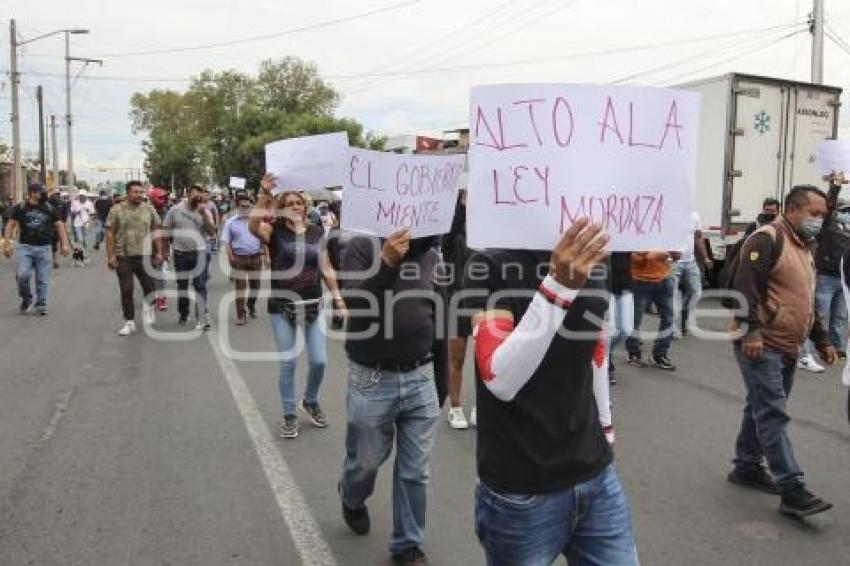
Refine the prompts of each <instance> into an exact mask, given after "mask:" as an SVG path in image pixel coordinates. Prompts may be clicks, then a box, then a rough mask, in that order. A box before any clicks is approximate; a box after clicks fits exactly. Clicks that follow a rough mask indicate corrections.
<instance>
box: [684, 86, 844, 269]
mask: <svg viewBox="0 0 850 566" xmlns="http://www.w3.org/2000/svg"><path fill="white" fill-rule="evenodd" d="M674 88H680V89H684V90H690V91H694V92H699V93H700V94H701V95H702V109H701V117H700V145H699V157H698V161H697V184H696V194H695V197H694V206H695V209H696V211H697V212H698V213H699V215H700V218H701V221H702V226H703V235H704V236H705V237H706V239H707V243H708V246H709V249H710V254H711V255H712V257H713V259H714V260H715V269H714V272H713V273H707V274H706V277H707V279H708V280H709V283H713V282H715V281H716V276H717V274H718V273H719V272H720V269H721V268H722V265H723V260H724V259H725V257H726V250H727V248H728V247H731V246H732V245H733V244H734V243H735V242H737V241H738V239H739V238H740V237H741V236H742V235H743V233H744V231H745V229H746V227H747V226H748V225H749V224H750V223H752V222H755V219H756V216H757V215H758V214H759V213H760V212H761V206H762V201H764V199H766V198H768V197H773V198H775V199H777V200H779V201H780V203H781V202H783V198H784V196H785V195H786V194H787V193H788V191H789V190H791V187H793V186H794V185H800V184H810V185H815V186H817V187H824V188H825V183H824V181H823V179H822V178H821V175H820V174H819V172H818V168H817V164H816V163H815V149H816V147H817V144H818V142H820V141H821V140H824V139H835V138H836V137H837V135H838V110H839V107H840V105H841V101H840V99H841V89H840V88H838V87H833V86H826V85H816V84H811V83H804V82H797V81H790V80H785V79H778V78H770V77H760V76H756V75H746V74H741V73H729V74H726V75H721V76H718V77H713V78H709V79H703V80H700V81H696V82H692V83H687V84H682V85H677V86H676V87H674Z"/></svg>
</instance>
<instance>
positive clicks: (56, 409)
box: [40, 388, 74, 443]
mask: <svg viewBox="0 0 850 566" xmlns="http://www.w3.org/2000/svg"><path fill="white" fill-rule="evenodd" d="M73 395H74V389H73V388H72V389H71V390H69V391H66V392H65V393H63V394H62V395H60V396H59V399H57V400H56V403H55V404H54V405H53V414H52V415H51V416H50V421H49V423H48V424H47V427H46V428H45V429H44V430H43V431H42V432H41V438H40V441H41V442H42V443H45V442H48V441H49V440H50V439H51V438H53V435H54V434H56V431H57V430H58V429H59V423H60V422H61V421H62V417H64V416H65V413H66V412H67V411H68V405H69V404H70V403H71V397H73Z"/></svg>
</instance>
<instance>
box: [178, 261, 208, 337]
mask: <svg viewBox="0 0 850 566" xmlns="http://www.w3.org/2000/svg"><path fill="white" fill-rule="evenodd" d="M206 257H207V256H206V252H205V251H203V250H201V251H196V252H178V251H175V252H174V271H175V273H176V275H175V282H176V283H177V312H178V313H180V317H181V318H186V317H188V316H189V295H188V294H187V293H186V290H187V289H188V288H189V277H188V276H189V275H190V274H192V275H193V277H192V288H193V289H194V290H195V294H196V295H197V302H196V303H195V316H196V317H197V319H198V320H203V318H204V316H206V312H207V279H206V275H205V273H206V270H207V264H206ZM199 261H203V262H204V265H202V266H201V267H200V268H199V267H198V262H199Z"/></svg>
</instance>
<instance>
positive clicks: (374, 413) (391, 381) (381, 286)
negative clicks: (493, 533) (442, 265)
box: [339, 230, 447, 565]
mask: <svg viewBox="0 0 850 566" xmlns="http://www.w3.org/2000/svg"><path fill="white" fill-rule="evenodd" d="M435 245H436V241H435V239H433V238H420V239H416V240H411V239H410V232H408V231H407V230H403V231H401V232H397V233H395V234H393V235H391V236H390V237H389V238H387V239H386V240H385V241H383V242H381V241H380V240H378V239H375V238H368V237H355V238H354V239H352V240H351V242H350V243H349V244H348V245H347V246H346V251H345V255H344V256H343V258H342V268H343V269H342V271H341V273H340V275H341V277H344V276H345V275H346V274H354V273H364V272H368V271H370V270H371V269H372V268H373V267H374V266H375V265H376V264H377V266H378V268H377V270H376V272H375V273H374V274H373V275H372V276H370V277H364V278H360V279H347V280H345V281H344V283H343V297H344V298H345V301H346V306H347V307H348V309H349V313H350V316H351V318H350V319H349V322H348V332H347V336H346V343H345V349H346V354H347V355H348V360H349V370H348V374H349V375H348V424H347V429H346V439H345V445H346V456H345V461H344V463H343V468H342V477H341V479H340V482H339V495H340V499H341V500H342V509H343V518H344V520H345V522H346V524H348V526H349V527H350V528H351V530H353V531H354V532H355V533H357V534H360V535H365V534H366V533H368V532H369V529H370V520H369V512H368V510H367V508H366V499H367V498H369V497H370V496H371V495H372V492H373V490H374V488H375V478H376V477H377V474H378V469H379V468H380V466H381V465H382V464H383V463H384V462H385V461H386V459H387V458H388V457H389V455H390V452H391V451H392V448H393V436H395V437H396V443H395V444H396V459H395V466H394V468H393V494H392V501H393V533H392V541H391V543H390V547H389V550H390V553H391V554H392V557H393V562H394V563H396V564H406V565H407V564H409V565H414V564H419V565H421V564H427V559H426V558H425V554H424V552H423V551H422V545H423V544H424V542H425V522H426V517H427V506H428V483H429V480H430V476H431V472H430V462H431V452H432V449H433V446H434V437H435V436H436V429H437V422H438V420H439V417H440V404H441V394H440V393H439V391H440V390H444V389H445V388H444V387H442V386H441V385H440V382H444V380H445V371H446V368H445V358H446V357H447V356H446V354H447V353H446V352H445V350H444V340H438V338H439V337H441V335H442V332H441V331H439V330H438V328H437V321H438V317H437V316H436V312H437V308H438V305H437V304H436V301H439V300H444V299H441V298H440V296H439V294H438V293H437V292H436V288H435V283H434V281H435V276H436V270H437V268H438V262H439V255H438V253H437V251H436V248H435ZM370 306H372V307H374V306H377V307H378V308H377V312H376V313H375V312H369V311H370ZM370 328H375V329H376V330H377V331H376V332H374V333H370V332H369V329H370Z"/></svg>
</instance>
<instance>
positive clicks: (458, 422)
mask: <svg viewBox="0 0 850 566" xmlns="http://www.w3.org/2000/svg"><path fill="white" fill-rule="evenodd" d="M449 427H451V428H453V429H454V430H466V429H468V428H469V422H467V420H466V415H464V414H463V407H450V408H449Z"/></svg>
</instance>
